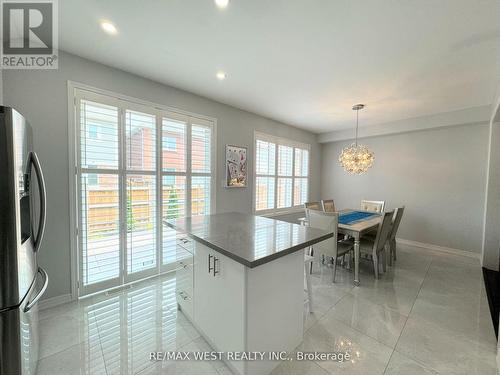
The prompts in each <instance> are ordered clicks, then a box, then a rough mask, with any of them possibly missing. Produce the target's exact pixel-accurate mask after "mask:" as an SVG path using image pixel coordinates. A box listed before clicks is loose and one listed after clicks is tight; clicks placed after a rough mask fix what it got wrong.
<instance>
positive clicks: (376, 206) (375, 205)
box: [361, 199, 385, 213]
mask: <svg viewBox="0 0 500 375" xmlns="http://www.w3.org/2000/svg"><path fill="white" fill-rule="evenodd" d="M384 207H385V201H367V200H364V199H363V200H362V201H361V209H362V210H363V211H370V212H378V213H382V212H384Z"/></svg>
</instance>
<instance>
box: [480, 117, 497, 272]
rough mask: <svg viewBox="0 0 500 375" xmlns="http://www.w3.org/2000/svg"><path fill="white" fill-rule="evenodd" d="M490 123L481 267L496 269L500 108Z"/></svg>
mask: <svg viewBox="0 0 500 375" xmlns="http://www.w3.org/2000/svg"><path fill="white" fill-rule="evenodd" d="M495 110H496V111H497V112H496V114H495V116H494V117H493V118H492V121H491V124H490V133H491V141H490V142H491V143H490V159H489V178H488V187H487V202H486V205H485V210H486V212H485V222H484V243H483V259H482V263H483V267H486V268H489V269H491V270H496V271H498V269H499V262H500V259H499V256H500V109H498V107H497V108H496V109H495Z"/></svg>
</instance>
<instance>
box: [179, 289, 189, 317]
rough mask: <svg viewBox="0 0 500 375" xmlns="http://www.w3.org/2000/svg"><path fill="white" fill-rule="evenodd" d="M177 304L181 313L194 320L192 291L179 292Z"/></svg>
mask: <svg viewBox="0 0 500 375" xmlns="http://www.w3.org/2000/svg"><path fill="white" fill-rule="evenodd" d="M177 303H178V304H179V307H180V308H181V311H182V312H183V313H184V314H185V315H187V316H188V317H189V318H190V319H193V293H192V291H191V292H189V291H185V290H179V291H177Z"/></svg>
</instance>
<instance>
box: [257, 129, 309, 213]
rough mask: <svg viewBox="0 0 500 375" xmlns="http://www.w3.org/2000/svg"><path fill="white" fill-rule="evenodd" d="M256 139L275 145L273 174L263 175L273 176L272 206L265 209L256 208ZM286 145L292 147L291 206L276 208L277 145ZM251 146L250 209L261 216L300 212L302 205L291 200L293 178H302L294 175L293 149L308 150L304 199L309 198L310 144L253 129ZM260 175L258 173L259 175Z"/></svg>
mask: <svg viewBox="0 0 500 375" xmlns="http://www.w3.org/2000/svg"><path fill="white" fill-rule="evenodd" d="M257 140H261V141H264V142H272V143H274V144H275V145H276V150H275V162H274V175H272V176H265V177H271V178H273V177H274V208H271V209H266V210H257V209H256V207H257V177H258V175H257ZM280 145H281V146H288V147H292V148H293V151H292V177H291V179H292V206H291V207H284V208H278V207H277V206H278V178H279V176H278V160H279V159H278V158H279V152H278V148H279V147H278V146H280ZM253 147H254V155H253V165H254V170H253V192H252V209H253V212H254V213H255V214H257V215H262V216H277V215H284V214H287V213H295V212H300V211H302V210H303V205H294V203H295V202H294V200H293V192H294V186H295V178H296V177H297V178H304V177H300V176H295V149H296V148H300V149H303V150H307V151H308V152H309V158H308V163H307V199H306V201H308V200H309V196H310V184H311V145H310V144H307V143H302V142H297V141H293V140H291V139H287V138H282V137H278V136H275V135H271V134H267V133H263V132H260V131H255V132H254V141H253ZM259 176H260V175H259Z"/></svg>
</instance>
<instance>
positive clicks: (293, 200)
mask: <svg viewBox="0 0 500 375" xmlns="http://www.w3.org/2000/svg"><path fill="white" fill-rule="evenodd" d="M308 186H309V145H305V144H300V143H297V142H294V141H290V140H286V139H282V138H278V137H273V136H270V135H267V134H262V133H256V134H255V211H256V212H261V213H270V212H275V211H286V210H289V209H291V208H294V207H300V206H301V205H303V204H304V203H305V202H306V201H307V199H308Z"/></svg>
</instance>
